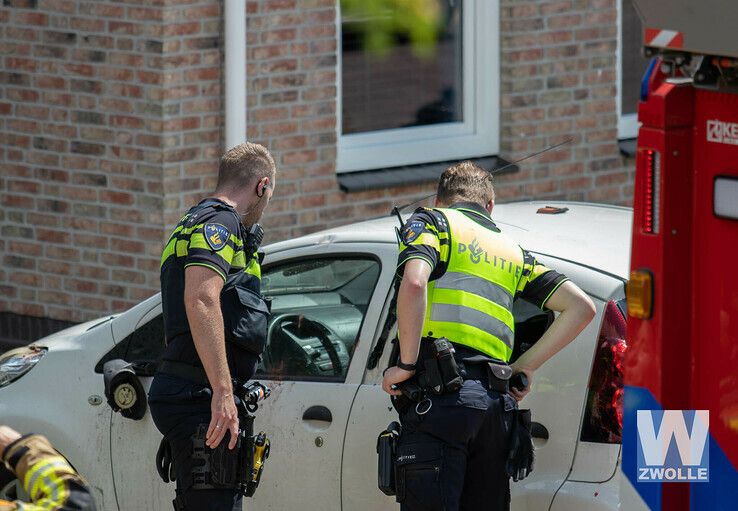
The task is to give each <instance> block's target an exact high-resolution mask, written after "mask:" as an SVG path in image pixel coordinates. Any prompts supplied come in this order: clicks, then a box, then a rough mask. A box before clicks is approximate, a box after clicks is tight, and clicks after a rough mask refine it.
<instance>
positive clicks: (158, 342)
mask: <svg viewBox="0 0 738 511" xmlns="http://www.w3.org/2000/svg"><path fill="white" fill-rule="evenodd" d="M162 350H164V319H163V316H162V315H161V314H159V315H158V316H156V317H155V318H153V319H152V320H150V321H147V322H146V323H144V324H143V325H141V326H139V327H138V328H137V329H136V330H134V331H133V332H131V333H130V334H129V335H128V336H127V337H125V338H124V339H123V340H121V341H120V342H119V343H117V344H116V345H115V346H114V347H113V349H111V350H110V351H109V352H108V353H106V354H105V356H104V357H103V358H101V359H100V361H99V362H98V363H97V365H96V366H95V371H96V372H98V373H102V367H103V364H105V362H107V361H108V360H114V359H116V358H120V359H123V360H125V361H126V362H156V360H157V359H158V358H159V355H160V354H161V352H162ZM149 365H151V368H152V370H153V364H149ZM139 372H140V371H139ZM144 372H146V371H145V369H144Z"/></svg>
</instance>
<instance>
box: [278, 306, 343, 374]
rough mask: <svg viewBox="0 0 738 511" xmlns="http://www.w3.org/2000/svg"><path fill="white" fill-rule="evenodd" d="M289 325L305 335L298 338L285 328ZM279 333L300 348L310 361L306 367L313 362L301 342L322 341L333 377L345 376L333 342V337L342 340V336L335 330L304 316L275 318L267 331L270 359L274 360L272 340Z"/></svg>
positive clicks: (287, 314) (293, 315) (291, 315)
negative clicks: (307, 339) (312, 339)
mask: <svg viewBox="0 0 738 511" xmlns="http://www.w3.org/2000/svg"><path fill="white" fill-rule="evenodd" d="M287 323H293V324H294V325H295V327H296V329H297V331H298V332H299V333H300V334H304V335H302V336H297V335H295V334H293V333H292V332H290V331H289V330H287V329H286V328H284V325H285V324H287ZM278 331H279V332H282V333H283V334H284V335H285V336H286V337H288V338H289V339H290V340H291V341H292V342H293V343H294V344H295V345H296V346H298V347H299V351H300V353H301V354H302V355H303V356H304V357H305V359H306V360H308V361H309V362H308V363H307V364H306V365H310V363H312V361H311V360H310V355H309V354H308V353H306V352H305V350H304V349H303V347H302V343H301V342H300V340H301V339H304V338H305V337H316V338H317V339H318V340H319V341H320V344H321V345H322V346H323V349H325V351H326V353H328V358H329V359H330V360H331V364H332V365H333V375H334V376H339V375H341V374H343V364H342V363H341V358H340V357H339V356H338V351H337V350H336V346H335V345H334V344H333V342H332V341H331V337H333V338H337V339H340V336H339V335H338V334H336V333H335V332H334V331H333V330H331V329H330V327H328V326H327V325H326V324H325V323H321V322H320V321H317V320H314V319H310V318H308V317H306V316H305V315H304V314H294V313H284V314H279V315H277V316H274V317H273V318H272V320H271V322H270V323H269V329H268V331H267V339H268V346H269V351H270V358H272V357H271V352H272V339H273V336H274V334H275V333H276V332H278ZM272 363H274V360H272Z"/></svg>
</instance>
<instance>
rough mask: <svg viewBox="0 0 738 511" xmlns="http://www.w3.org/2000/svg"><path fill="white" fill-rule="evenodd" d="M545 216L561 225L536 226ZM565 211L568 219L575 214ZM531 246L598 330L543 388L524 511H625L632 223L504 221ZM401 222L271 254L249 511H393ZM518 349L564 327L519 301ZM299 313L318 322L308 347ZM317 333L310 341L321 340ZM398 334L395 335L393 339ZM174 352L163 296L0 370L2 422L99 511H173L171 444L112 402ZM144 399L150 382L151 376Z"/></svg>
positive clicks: (521, 497) (539, 387)
mask: <svg viewBox="0 0 738 511" xmlns="http://www.w3.org/2000/svg"><path fill="white" fill-rule="evenodd" d="M544 206H555V207H557V208H562V209H559V210H555V211H557V213H556V214H543V213H539V212H537V211H538V210H539V208H543V207H544ZM563 208H568V210H564V209H563ZM493 216H494V219H495V221H496V222H497V223H498V225H500V227H501V228H502V229H503V232H505V233H507V234H508V235H509V236H511V237H512V238H514V239H516V240H517V241H518V242H519V243H520V245H521V246H523V247H524V248H526V249H528V250H529V251H531V252H532V253H533V254H534V255H535V257H536V258H537V259H538V260H539V261H541V262H542V263H544V264H546V265H547V266H549V267H552V268H555V269H557V270H558V271H560V272H562V273H564V274H566V275H567V276H569V277H570V278H571V280H573V281H574V282H575V283H576V284H578V285H579V286H580V287H581V288H582V289H584V290H585V291H586V292H587V293H588V294H589V295H590V296H591V298H592V300H593V301H594V303H595V305H596V307H597V316H596V317H595V319H594V320H593V321H592V322H591V324H590V325H589V326H588V327H587V328H586V329H585V330H584V331H583V332H582V333H581V334H580V335H579V337H578V338H577V339H576V340H575V341H574V342H572V343H571V344H570V345H569V346H568V347H567V348H565V349H564V350H563V351H562V352H561V353H559V354H558V355H557V356H556V357H554V358H553V359H552V360H550V361H549V362H548V363H547V364H546V365H544V366H543V367H542V368H541V369H540V370H539V371H538V372H537V373H536V375H535V381H534V385H533V389H532V392H531V394H530V395H529V396H528V397H526V399H525V400H524V401H523V405H524V406H525V407H529V408H531V409H532V413H533V420H534V422H535V423H536V424H535V426H534V437H535V438H534V443H535V446H536V454H535V455H536V459H535V469H534V471H533V473H532V475H531V476H529V477H528V478H527V479H525V480H524V481H521V482H519V483H514V484H513V485H512V492H513V505H512V507H513V509H514V510H549V509H550V510H553V511H557V510H559V511H563V510H567V511H571V510H588V511H592V510H615V509H617V508H618V484H619V481H618V477H617V476H616V473H617V471H616V468H617V466H618V463H619V459H620V443H619V442H620V437H619V433H620V432H619V424H618V422H619V417H618V413H619V412H618V400H619V398H620V397H621V395H622V374H621V373H620V371H619V360H620V358H619V357H620V356H621V355H622V351H623V349H624V347H625V341H624V340H623V339H624V332H623V326H624V324H625V323H624V321H625V320H624V312H623V311H624V283H625V280H626V278H627V274H628V270H629V254H630V228H631V221H632V213H631V211H630V210H629V209H626V208H620V207H612V206H602V205H594V204H580V203H559V202H553V203H551V202H546V203H543V202H525V203H513V204H504V205H499V206H496V207H495V210H494V215H493ZM396 226H398V220H397V219H396V218H392V217H387V218H382V219H377V220H371V221H367V222H362V223H358V224H352V225H348V226H345V227H340V228H336V229H332V230H328V231H324V232H320V233H316V234H312V235H308V236H303V237H301V238H297V239H292V240H288V241H283V242H280V243H276V244H273V245H270V246H268V247H266V248H265V252H266V258H265V260H264V264H263V275H264V277H263V291H264V294H266V295H267V296H271V297H272V299H273V304H272V313H273V320H272V323H271V325H270V340H269V345H268V347H267V350H266V352H265V353H264V357H263V362H262V364H261V366H260V368H259V373H258V374H257V376H256V379H258V380H260V381H262V382H263V383H266V384H267V385H268V386H270V387H271V389H272V395H271V397H269V398H268V399H267V400H266V401H263V403H262V405H261V406H260V408H259V410H258V412H257V420H256V426H255V429H256V431H259V430H264V431H266V432H267V433H268V436H269V437H270V439H271V443H272V449H271V456H270V458H269V459H268V461H267V464H266V468H265V471H264V475H263V477H262V480H261V485H260V487H259V489H258V490H257V493H256V497H255V498H254V499H244V502H245V507H247V508H248V509H250V510H266V509H273V510H293V509H294V510H308V509H311V510H312V509H314V510H321V511H323V510H338V509H344V510H350V511H380V510H395V509H397V508H398V505H397V504H396V503H395V502H394V499H393V498H392V497H386V496H385V495H383V494H382V493H381V492H380V491H379V490H378V489H377V455H376V440H377V435H378V433H379V432H380V431H381V430H383V429H384V428H385V427H386V426H387V424H388V423H389V422H391V421H392V420H395V419H396V413H395V411H394V410H393V408H392V407H391V405H390V401H389V398H388V396H387V395H386V394H385V393H384V392H383V391H382V389H381V386H380V381H381V372H382V369H383V368H384V367H386V365H387V359H388V357H389V352H390V348H391V344H390V343H389V342H388V343H387V346H386V348H385V350H384V352H383V355H382V358H381V360H380V362H379V364H378V365H377V367H375V368H373V369H369V368H367V360H368V357H369V354H370V352H371V351H372V348H373V346H374V344H375V343H376V341H377V338H378V337H379V335H380V333H381V332H382V328H383V326H384V322H385V319H386V316H387V310H388V305H389V302H390V298H391V292H390V289H391V283H392V279H393V274H394V272H395V264H396V261H397V242H396V235H395V229H394V228H395V227H396ZM515 312H516V322H517V326H516V345H517V346H523V347H525V346H526V345H527V346H529V345H530V344H532V343H534V342H535V341H536V340H537V339H538V337H539V336H540V335H541V334H542V332H543V331H544V330H545V328H546V326H547V325H548V324H549V322H550V321H551V319H552V313H551V312H549V311H541V310H539V309H537V308H535V307H533V306H531V305H530V304H527V303H525V302H522V301H518V302H516V311H515ZM298 315H304V316H305V317H307V318H309V319H311V320H313V321H317V322H320V323H322V324H323V325H324V326H325V327H327V331H328V332H329V333H328V334H326V335H323V336H322V337H320V338H319V337H315V336H314V334H313V333H306V332H305V329H304V328H301V327H300V325H299V324H298V317H299V316H298ZM312 331H313V332H314V329H313V330H312ZM391 333H392V335H394V328H393V329H392V331H391ZM162 347H163V325H162V317H161V303H160V296H159V295H158V294H157V295H156V296H152V297H151V298H149V299H147V300H145V301H144V302H142V303H141V304H139V305H137V306H135V307H133V308H132V309H130V310H128V311H127V312H124V313H123V314H120V315H116V316H111V317H109V318H102V319H99V320H96V321H91V322H88V323H84V324H81V325H78V326H75V327H72V328H69V329H67V330H64V331H62V332H59V333H57V334H54V335H51V336H49V337H46V338H44V339H40V340H38V341H36V342H35V343H33V344H32V345H30V346H29V347H26V348H19V349H17V350H13V351H11V352H8V353H6V354H4V355H2V356H0V422H3V423H7V424H10V425H11V426H13V427H15V428H17V429H19V430H21V431H34V432H40V433H44V434H46V435H47V436H48V437H49V438H50V439H51V441H52V442H53V443H54V444H55V446H57V448H58V449H59V450H60V451H61V452H62V453H63V454H64V455H65V456H67V457H68V458H69V460H70V461H71V462H72V464H73V465H74V466H75V467H76V468H77V469H78V470H79V471H80V472H81V473H82V474H83V475H84V476H85V477H86V478H87V479H88V480H89V481H90V483H91V485H92V486H93V488H94V491H95V496H96V499H97V502H98V503H99V507H100V508H101V509H106V510H114V509H119V510H121V511H123V510H131V511H140V510H147V509H162V510H166V509H171V506H172V504H171V500H172V498H173V496H174V485H173V484H169V485H165V484H164V483H162V481H161V480H160V479H159V477H158V475H157V474H156V470H155V468H154V455H155V452H156V449H157V447H158V445H159V441H160V438H161V436H160V434H159V432H158V431H157V430H156V429H155V427H154V424H153V422H152V421H151V417H150V414H149V413H148V412H147V413H146V415H145V417H144V418H143V419H142V420H139V421H134V420H130V419H126V418H124V417H123V416H122V415H120V414H119V413H114V412H113V411H112V410H111V408H110V407H109V406H108V404H107V402H106V401H105V398H104V397H103V377H102V374H101V367H102V364H103V363H104V362H105V361H107V360H110V359H113V358H123V359H125V360H129V361H134V360H136V361H142V360H150V361H153V360H155V359H156V358H157V356H158V354H159V352H160V351H161V349H162ZM141 380H142V382H143V385H144V388H147V389H148V386H149V384H150V382H151V378H150V377H147V376H141Z"/></svg>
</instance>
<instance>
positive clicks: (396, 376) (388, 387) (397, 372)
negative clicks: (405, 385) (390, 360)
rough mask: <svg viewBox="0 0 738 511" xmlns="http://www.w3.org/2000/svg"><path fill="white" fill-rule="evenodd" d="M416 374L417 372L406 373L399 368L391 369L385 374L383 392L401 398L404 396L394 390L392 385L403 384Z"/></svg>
mask: <svg viewBox="0 0 738 511" xmlns="http://www.w3.org/2000/svg"><path fill="white" fill-rule="evenodd" d="M414 374H415V371H405V370H404V369H400V368H399V367H397V366H394V367H390V368H389V369H387V370H386V371H385V372H384V380H382V390H384V391H385V392H386V393H387V394H389V395H391V396H399V395H400V394H402V392H400V391H399V390H396V389H393V388H392V385H396V384H398V383H400V382H403V381H405V380H407V379H408V378H410V377H411V376H412V375H414Z"/></svg>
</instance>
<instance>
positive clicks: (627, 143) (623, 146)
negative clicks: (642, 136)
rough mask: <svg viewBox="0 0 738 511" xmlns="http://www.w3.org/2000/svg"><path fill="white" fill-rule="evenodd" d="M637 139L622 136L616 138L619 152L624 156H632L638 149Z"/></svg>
mask: <svg viewBox="0 0 738 511" xmlns="http://www.w3.org/2000/svg"><path fill="white" fill-rule="evenodd" d="M637 146H638V139H637V138H622V139H620V140H618V147H620V154H622V155H623V156H625V157H626V158H633V157H635V155H636V152H637V150H638V147H637Z"/></svg>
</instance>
